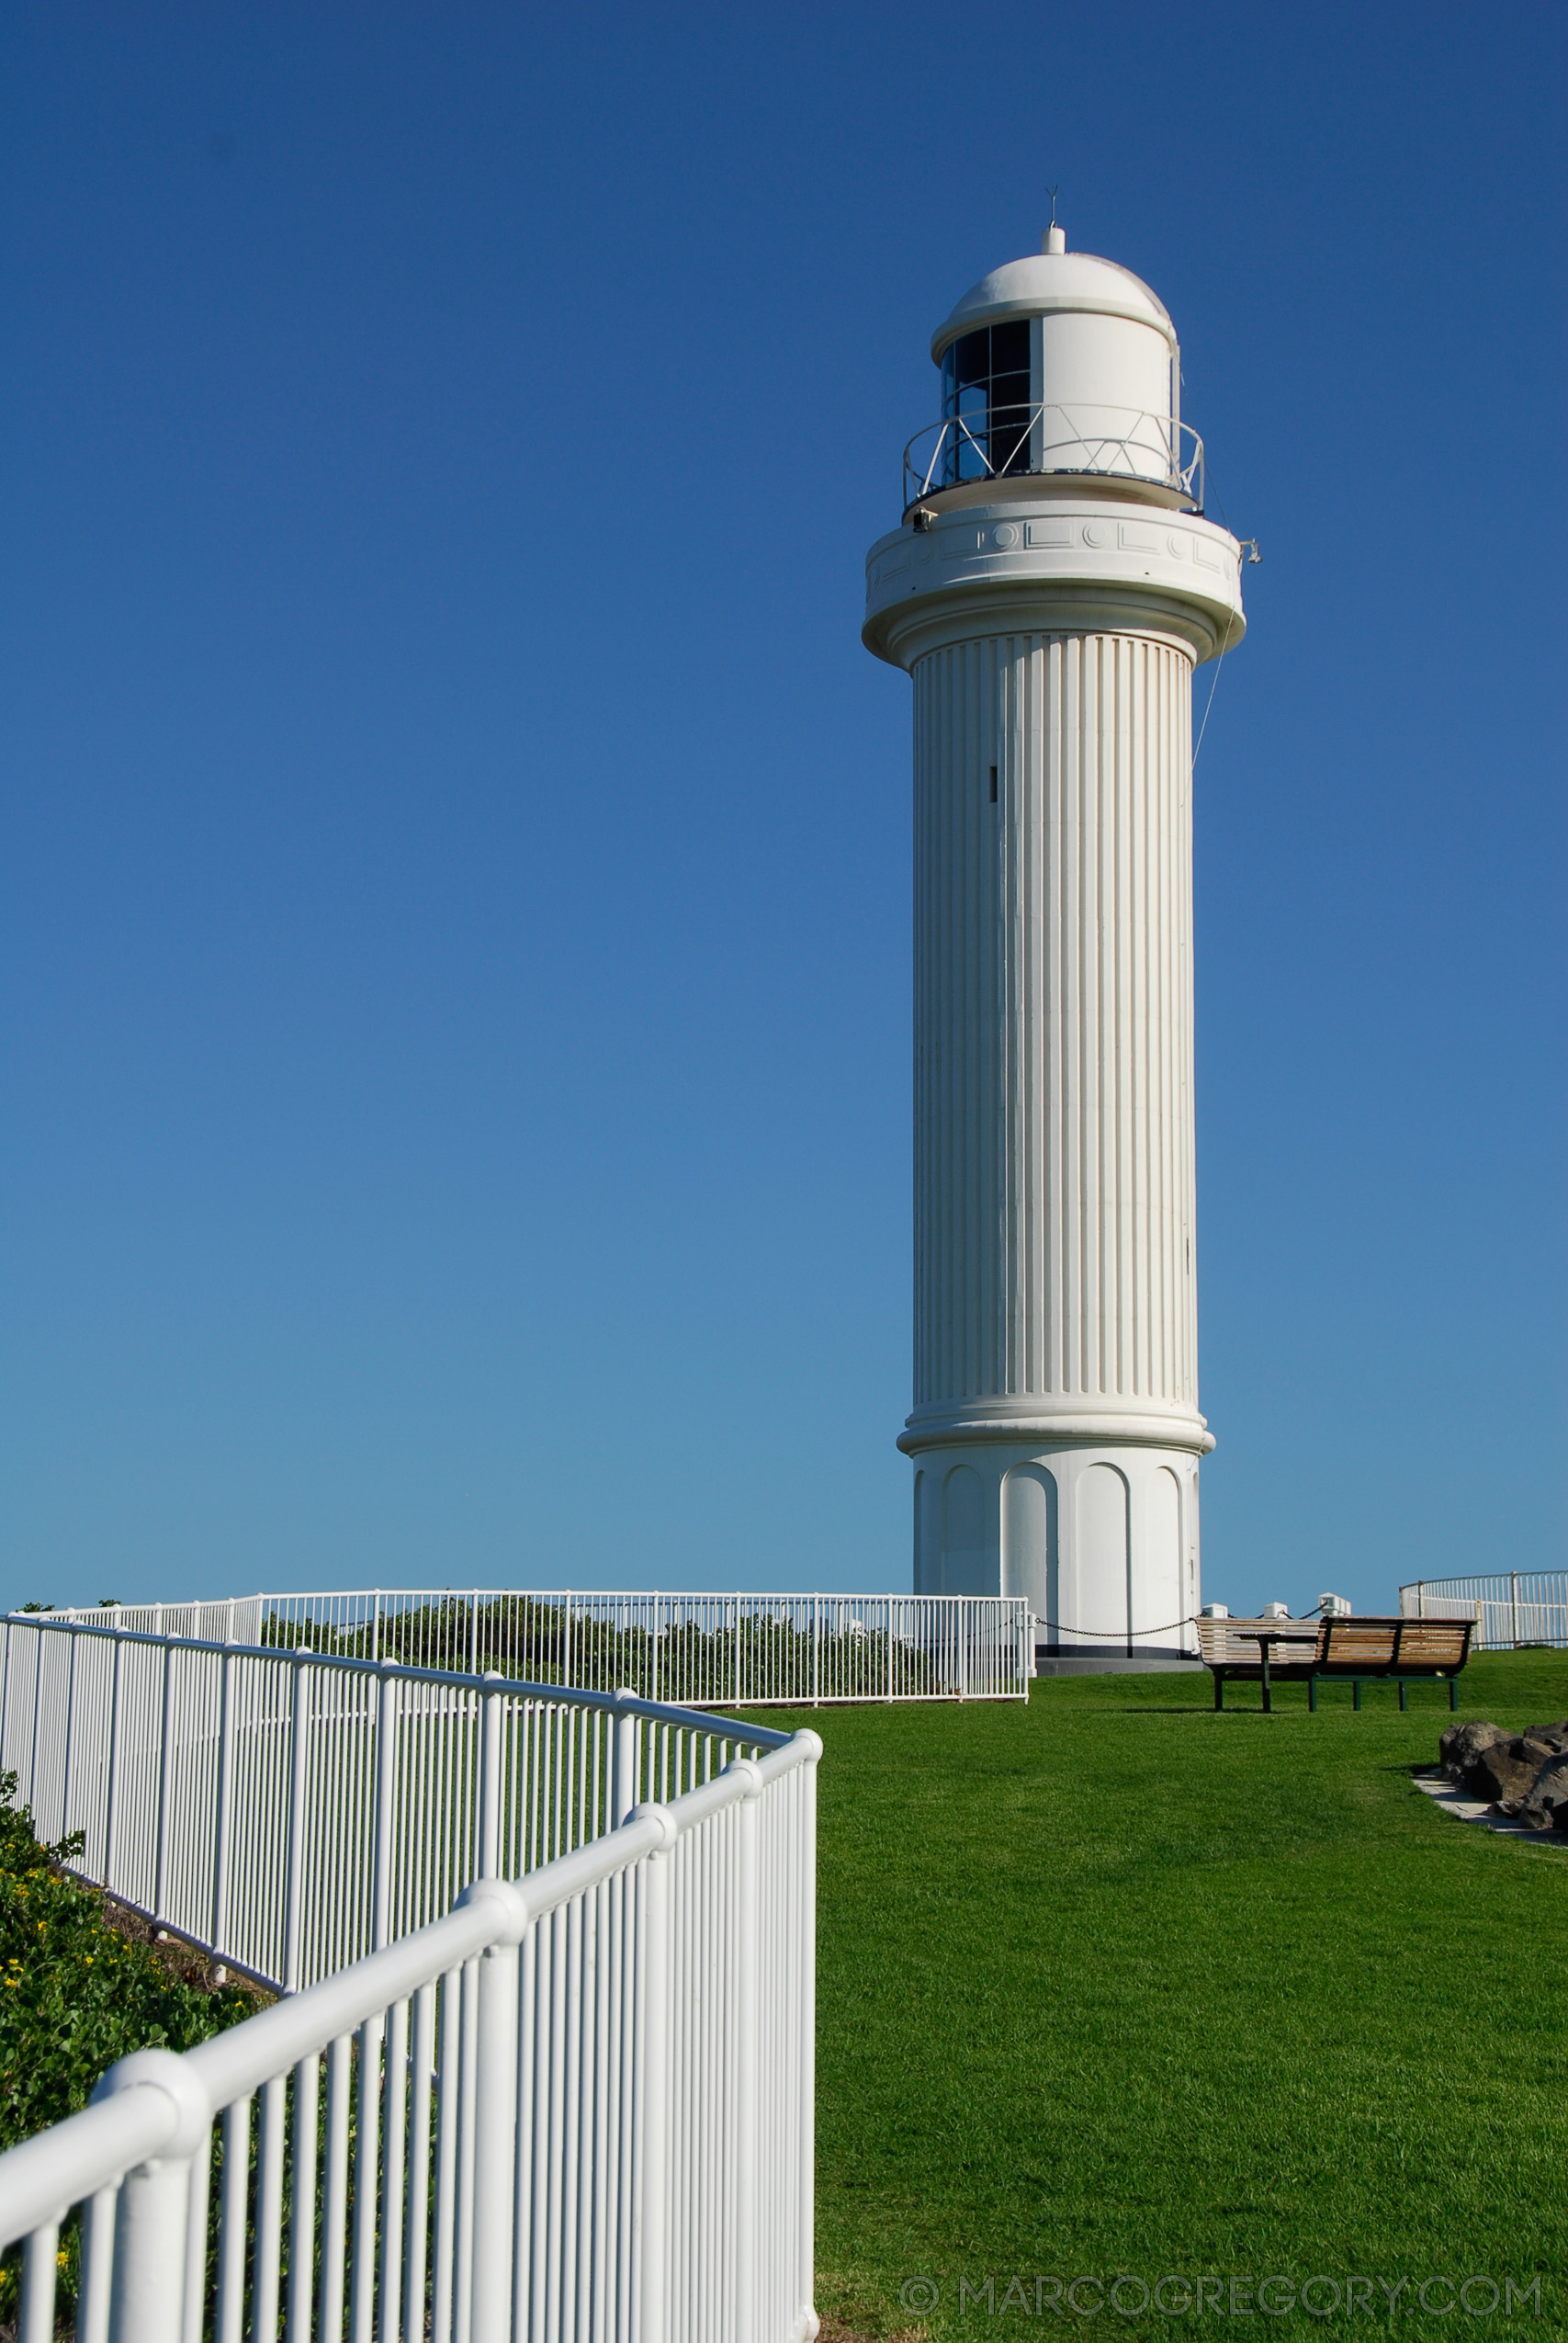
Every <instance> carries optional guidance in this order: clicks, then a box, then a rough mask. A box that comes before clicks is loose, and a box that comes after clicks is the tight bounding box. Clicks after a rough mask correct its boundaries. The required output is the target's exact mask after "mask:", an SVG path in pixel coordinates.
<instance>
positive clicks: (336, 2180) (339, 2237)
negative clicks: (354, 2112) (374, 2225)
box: [289, 2034, 353, 2343]
mask: <svg viewBox="0 0 1568 2343" xmlns="http://www.w3.org/2000/svg"><path fill="white" fill-rule="evenodd" d="M352 2059H353V2052H352V2049H351V2047H350V2043H349V2039H348V2036H347V2035H346V2034H340V2035H339V2036H338V2038H337V2040H336V2041H335V2042H334V2043H333V2044H332V2045H331V2047H330V2048H329V2050H328V2052H327V2124H326V2151H327V2168H326V2174H325V2184H324V2186H323V2188H322V2190H321V2324H320V2326H319V2328H318V2330H317V2331H318V2333H319V2334H320V2335H321V2337H324V2338H330V2343H340V2338H341V2337H342V2335H343V2296H344V2284H343V2274H344V2240H345V2234H346V2230H347V2224H348V2114H349V2094H350V2091H351V2089H352V2088H353V2085H352V2082H351V2080H350V2077H351V2074H352ZM289 2343H294V2338H293V2337H292V2336H290V2337H289Z"/></svg>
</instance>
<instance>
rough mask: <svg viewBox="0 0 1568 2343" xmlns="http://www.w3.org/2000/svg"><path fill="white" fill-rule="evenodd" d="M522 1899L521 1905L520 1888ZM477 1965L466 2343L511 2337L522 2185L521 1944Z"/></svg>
mask: <svg viewBox="0 0 1568 2343" xmlns="http://www.w3.org/2000/svg"><path fill="white" fill-rule="evenodd" d="M517 1900H518V1903H519V1905H520V1906H521V1905H522V1898H521V1896H519V1897H518V1899H517ZM524 1908H526V1907H524ZM478 1966H479V1988H478V1995H477V2020H478V2032H479V2066H478V2072H477V2074H476V2076H475V2090H474V2160H473V2183H472V2185H473V2271H472V2278H471V2281H470V2292H469V2295H468V2303H469V2325H468V2337H469V2343H511V2338H512V2297H513V2267H512V2238H513V2207H514V2204H515V2201H516V2187H517V2115H518V2109H517V2015H518V2011H517V1982H518V1977H517V1972H518V1959H517V1946H516V1944H515V1943H511V1944H491V1945H490V1946H488V1947H487V1949H486V1950H485V1951H484V1952H481V1953H480V1955H479V1964H478ZM574 2047H575V2045H574Z"/></svg>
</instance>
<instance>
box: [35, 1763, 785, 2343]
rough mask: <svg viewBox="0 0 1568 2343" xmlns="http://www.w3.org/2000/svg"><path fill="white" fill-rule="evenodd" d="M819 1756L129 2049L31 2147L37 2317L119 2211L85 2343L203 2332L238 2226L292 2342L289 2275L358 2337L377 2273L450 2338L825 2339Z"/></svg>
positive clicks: (297, 2295) (390, 2324) (241, 2305)
mask: <svg viewBox="0 0 1568 2343" xmlns="http://www.w3.org/2000/svg"><path fill="white" fill-rule="evenodd" d="M820 1754H821V1744H820V1742H819V1741H818V1737H817V1736H816V1735H815V1734H813V1733H809V1732H805V1733H799V1734H795V1735H794V1736H792V1737H790V1738H789V1739H788V1740H787V1741H784V1742H783V1743H782V1745H781V1746H778V1747H775V1748H773V1749H770V1750H769V1751H768V1752H767V1753H766V1755H764V1756H763V1757H761V1759H756V1760H751V1759H739V1760H735V1761H734V1762H732V1764H731V1765H730V1766H729V1767H728V1769H727V1770H726V1771H725V1772H724V1773H723V1774H721V1775H719V1776H717V1777H716V1778H714V1779H712V1780H710V1781H708V1782H706V1783H704V1784H702V1785H701V1786H700V1787H698V1788H696V1789H694V1790H691V1791H689V1792H687V1793H685V1794H683V1795H682V1797H680V1798H678V1799H676V1800H674V1801H673V1802H672V1803H671V1804H669V1805H659V1804H655V1805H646V1806H643V1807H641V1808H639V1809H638V1810H637V1812H636V1813H634V1815H633V1816H632V1817H630V1818H629V1819H628V1820H627V1821H626V1823H625V1824H623V1825H622V1827H621V1828H617V1829H615V1830H614V1831H613V1832H611V1833H610V1834H609V1835H608V1836H606V1837H605V1838H604V1839H601V1840H599V1841H598V1842H597V1843H596V1844H594V1845H592V1846H588V1847H583V1848H581V1849H579V1850H578V1851H575V1852H574V1853H572V1854H570V1855H568V1856H565V1857H562V1858H560V1859H558V1861H556V1862H552V1863H549V1864H547V1865H546V1866H545V1867H544V1868H542V1869H541V1870H539V1871H537V1872H536V1873H532V1874H530V1875H529V1876H528V1877H527V1878H526V1879H525V1880H522V1881H519V1882H504V1881H501V1880H492V1879H486V1880H481V1881H479V1882H477V1883H475V1884H474V1885H471V1886H470V1887H468V1889H466V1890H465V1892H464V1895H463V1896H462V1897H461V1898H460V1899H459V1902H458V1905H457V1908H456V1909H454V1910H453V1911H452V1912H451V1913H449V1914H448V1915H447V1916H446V1918H444V1919H440V1920H437V1921H435V1922H434V1923H433V1924H432V1925H430V1926H428V1927H426V1928H423V1929H421V1930H417V1931H416V1932H414V1933H412V1934H411V1935H409V1936H407V1937H405V1938H402V1939H401V1940H400V1941H398V1942H397V1943H395V1944H393V1945H390V1946H389V1947H387V1948H386V1949H385V1950H383V1951H380V1952H375V1953H372V1954H370V1955H369V1956H368V1957H367V1958H366V1959H364V1960H361V1961H359V1962H357V1963H355V1964H353V1965H352V1966H351V1967H349V1968H347V1969H345V1970H344V1971H342V1972H341V1973H340V1974H338V1975H335V1976H333V1977H330V1978H327V1979H325V1980H323V1981H322V1982H321V1983H320V1984H318V1985H315V1986H310V1988H309V1989H308V1990H307V1991H305V1992H302V1993H300V1994H298V1995H296V1996H294V1997H292V1998H288V1999H287V2000H285V2001H282V2002H279V2003H278V2004H276V2006H275V2007H274V2008H273V2009H268V2010H265V2011H264V2012H263V2013H262V2014H261V2015H260V2016H258V2017H255V2018H253V2019H250V2020H247V2021H246V2022H245V2023H244V2024H243V2025H241V2026H238V2027H235V2028H234V2029H232V2031H231V2032H227V2033H225V2034H221V2035H219V2036H217V2037H215V2038H214V2039H213V2040H211V2041H210V2042H208V2043H203V2044H202V2045H201V2046H200V2047H199V2048H198V2049H197V2050H194V2051H190V2052H187V2053H186V2054H184V2055H183V2056H176V2055H175V2054H174V2053H171V2052H167V2051H152V2052H141V2053H138V2054H136V2055H135V2056H133V2057H131V2058H130V2059H126V2060H122V2061H121V2062H120V2064H119V2065H118V2066H116V2067H114V2068H111V2070H110V2072H109V2073H108V2075H107V2076H106V2077H104V2080H103V2082H102V2083H101V2084H100V2086H99V2090H98V2094H97V2096H96V2101H95V2104H94V2105H92V2106H91V2107H89V2108H87V2109H86V2110H85V2111H83V2113H81V2114H80V2115H76V2116H73V2117H71V2118H70V2119H69V2120H68V2121H67V2122H64V2123H61V2124H58V2125H56V2126H55V2127H53V2129H52V2130H51V2131H50V2132H47V2133H44V2134H40V2135H39V2137H38V2138H37V2139H35V2140H31V2141H28V2142H27V2143H25V2144H24V2145H22V2146H20V2147H18V2148H15V2149H12V2150H11V2151H10V2152H9V2153H8V2154H7V2155H6V2156H0V2246H6V2245H9V2244H11V2243H13V2242H14V2241H15V2240H16V2239H17V2238H18V2237H21V2236H26V2237H28V2255H27V2260H26V2264H25V2271H26V2275H25V2279H24V2303H23V2319H22V2327H21V2332H22V2334H24V2335H25V2336H27V2337H29V2338H31V2337H34V2336H39V2335H52V2333H53V2324H54V2292H55V2253H54V2247H55V2240H56V2236H57V2235H58V2229H59V2224H61V2222H62V2220H63V2219H64V2217H65V2215H66V2214H67V2213H68V2212H69V2211H70V2209H71V2207H72V2206H73V2205H75V2204H81V2203H84V2202H86V2203H87V2205H88V2214H87V2222H86V2233H85V2260H84V2269H83V2277H82V2292H81V2308H80V2312H79V2318H78V2334H79V2335H80V2336H81V2337H83V2338H84V2343H188V2339H189V2338H198V2337H200V2335H201V2334H202V2332H203V2331H204V2324H205V2321H206V2318H207V2315H208V2313H209V2307H210V2290H209V2285H208V2281H207V2271H208V2266H209V2244H210V2245H212V2246H215V2248H216V2251H215V2254H214V2256H213V2266H214V2268H215V2269H216V2272H217V2277H216V2281H215V2282H216V2287H217V2303H218V2315H219V2322H220V2328H221V2329H222V2330H223V2331H231V2332H233V2333H236V2334H237V2333H239V2332H240V2331H241V2326H242V2324H243V2320H244V2316H245V2314H246V2313H247V2312H248V2314H249V2322H250V2331H252V2332H254V2333H266V2334H268V2335H270V2334H272V2333H273V2332H274V2328H275V2325H276V2316H277V2305H278V2304H279V2303H280V2301H281V2300H282V2297H283V2293H284V2292H285V2290H286V2289H287V2291H288V2293H289V2296H290V2302H291V2313H290V2324H289V2332H290V2334H291V2335H294V2334H299V2335H304V2334H307V2333H309V2332H310V2323H311V2319H312V2314H313V2313H319V2325H318V2326H317V2327H316V2331H317V2332H319V2333H321V2334H323V2335H325V2334H329V2333H330V2334H332V2335H333V2336H334V2337H335V2336H336V2335H337V2334H338V2333H340V2332H341V2318H342V2309H343V2304H344V2299H345V2289H346V2294H347V2297H348V2299H350V2300H351V2301H352V2303H353V2304H354V2305H355V2319H354V2326H355V2331H356V2332H363V2333H366V2334H368V2333H369V2332H370V2329H371V2325H372V2323H373V2322H376V2323H377V2324H378V2331H379V2332H381V2333H383V2334H390V2333H395V2332H398V2331H400V2318H403V2319H406V2327H407V2331H409V2332H412V2333H413V2334H417V2335H420V2336H423V2335H424V2334H425V2333H426V2332H429V2333H431V2334H432V2335H433V2337H434V2339H435V2343H457V2337H459V2336H462V2337H466V2338H467V2343H502V2338H503V2337H505V2338H510V2337H513V2335H514V2334H515V2335H521V2334H522V2333H525V2332H526V2333H527V2334H528V2335H529V2336H530V2337H541V2338H549V2343H555V2338H559V2343H565V2338H566V2337H569V2336H570V2337H576V2336H579V2335H588V2334H592V2335H600V2334H615V2335H618V2336H624V2337H626V2338H627V2339H628V2343H733V2338H737V2337H747V2338H751V2343H803V2338H807V2337H812V2336H814V2335H815V2334H816V2332H817V2320H816V2315H815V2313H814V2311H813V2309H812V2307H811V2235H812V2217H811V2189H810V2172H811V2154H810V2137H811V2129H810V2127H811V2104H812V2074H813V2052H812V1992H811V1979H812V1974H813V1965H814V1951H813V1947H814V1925H815V1922H814V1912H813V1901H812V1894H811V1879H812V1874H813V1868H814V1860H815V1779H816V1766H817V1761H818V1758H819V1756H820ZM764 1934H766V1936H767V1938H768V1941H769V1950H768V1958H767V1960H766V1962H765V1963H764V1962H763V1961H762V1960H761V1942H762V1939H763V1936H764ZM764 1977H765V1980H766V1985H765V1989H764V1984H763V1980H764ZM437 2044H439V2048H437V2047H436V2045H437ZM323 2059H324V2060H325V2063H326V2076H327V2109H326V2118H325V2123H324V2127H321V2126H320V2125H319V2124H318V2121H317V2111H318V2104H319V2100H318V2091H319V2082H320V2077H321V2064H322V2061H323ZM355 2061H357V2066H358V2085H357V2090H356V2092H355V2100H356V2104H357V2108H358V2122H357V2140H356V2145H355V2155H354V2156H353V2158H352V2159H351V2157H350V2151H349V2130H348V2124H347V2122H346V2110H347V2095H348V2093H349V2090H350V2088H351V2081H352V2069H353V2067H354V2065H355ZM677 2064H678V2066H679V2072H680V2076H681V2088H678V2089H677V2088H675V2087H674V2078H675V2071H676V2067H677ZM736 2075H744V2077H746V2078H747V2086H748V2087H747V2088H746V2089H744V2090H738V2089H736V2088H733V2085H732V2077H734V2076H736ZM258 2098H259V2103H260V2115H261V2127H262V2128H261V2152H260V2154H259V2156H258V2157H257V2159H256V2165H255V2171H254V2178H253V2176H252V2174H251V2172H250V2170H249V2157H248V2154H247V2148H248V2143H249V2139H250V2131H251V2110H252V2106H253V2103H254V2102H255V2101H256V2100H258ZM589 2111H592V2122H590V2121H589V2120H588V2119H589ZM220 2115H221V2116H222V2117H223V2128H222V2156H221V2160H220V2163H219V2165H218V2175H219V2178H220V2182H221V2185H220V2189H219V2191H218V2195H217V2200H216V2202H214V2201H213V2195H212V2188H211V2182H212V2178H213V2166H214V2156H213V2145H214V2130H213V2126H214V2122H215V2119H216V2118H217V2117H219V2116H220ZM321 2152H324V2156H325V2167H324V2169H323V2171H322V2174H321V2178H322V2181H323V2188H322V2191H321V2214H320V2217H319V2218H318V2215H317V2212H316V2196H317V2191H316V2188H315V2179H316V2170H317V2157H318V2154H319V2153H321ZM351 2161H352V2170H351ZM290 2173H292V2176H293V2177H292V2186H291V2187H290V2188H288V2190H287V2195H288V2202H289V2203H290V2204H291V2207H292V2213H291V2217H290V2219H289V2220H288V2223H287V2224H286V2223H285V2220H284V2211H283V2209H284V2205H285V2201H286V2183H287V2182H288V2179H289V2175H290ZM764 2183H765V2185H764ZM351 2194H352V2195H354V2196H355V2207H354V2209H353V2210H352V2212H351V2210H350V2197H351ZM286 2226H287V2235H285V2230H286ZM247 2228H248V2229H249V2230H250V2232H251V2233H252V2234H253V2235H254V2258H253V2260H252V2263H251V2267H250V2269H249V2273H248V2276H247V2272H246V2267H245V2246H246V2235H247ZM584 2289H586V2290H587V2295H588V2299H587V2300H584V2299H583V2290H584ZM427 2321H428V2322H429V2324H428V2326H427Z"/></svg>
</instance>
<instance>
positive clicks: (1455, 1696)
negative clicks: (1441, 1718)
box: [1449, 1676, 1459, 1715]
mask: <svg viewBox="0 0 1568 2343" xmlns="http://www.w3.org/2000/svg"><path fill="white" fill-rule="evenodd" d="M1449 1706H1450V1708H1451V1709H1452V1710H1453V1711H1454V1713H1455V1715H1458V1713H1459V1678H1458V1677H1457V1676H1450V1678H1449Z"/></svg>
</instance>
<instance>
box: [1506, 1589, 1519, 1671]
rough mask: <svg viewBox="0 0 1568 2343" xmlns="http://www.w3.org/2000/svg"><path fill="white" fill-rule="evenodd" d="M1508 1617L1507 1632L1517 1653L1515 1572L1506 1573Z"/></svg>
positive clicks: (1517, 1613) (1517, 1616)
mask: <svg viewBox="0 0 1568 2343" xmlns="http://www.w3.org/2000/svg"><path fill="white" fill-rule="evenodd" d="M1508 1617H1509V1622H1510V1624H1509V1629H1508V1632H1509V1635H1510V1636H1511V1638H1512V1641H1513V1646H1514V1649H1515V1650H1516V1651H1517V1649H1518V1647H1519V1574H1518V1572H1517V1570H1510V1571H1509V1573H1508Z"/></svg>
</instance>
